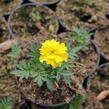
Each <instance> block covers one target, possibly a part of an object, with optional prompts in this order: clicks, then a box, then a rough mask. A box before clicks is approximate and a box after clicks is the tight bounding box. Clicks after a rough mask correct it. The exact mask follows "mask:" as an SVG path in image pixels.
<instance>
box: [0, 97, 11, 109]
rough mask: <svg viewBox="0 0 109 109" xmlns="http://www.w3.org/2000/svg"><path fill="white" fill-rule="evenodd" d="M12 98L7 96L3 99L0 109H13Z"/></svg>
mask: <svg viewBox="0 0 109 109" xmlns="http://www.w3.org/2000/svg"><path fill="white" fill-rule="evenodd" d="M12 108H13V107H12V97H10V96H7V97H5V98H3V100H2V101H1V103H0V109H12Z"/></svg>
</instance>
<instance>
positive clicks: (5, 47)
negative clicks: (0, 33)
mask: <svg viewBox="0 0 109 109" xmlns="http://www.w3.org/2000/svg"><path fill="white" fill-rule="evenodd" d="M13 44H18V41H17V40H7V41H5V42H3V43H1V44H0V53H4V52H5V51H7V50H9V49H10V48H11V46H12V45H13Z"/></svg>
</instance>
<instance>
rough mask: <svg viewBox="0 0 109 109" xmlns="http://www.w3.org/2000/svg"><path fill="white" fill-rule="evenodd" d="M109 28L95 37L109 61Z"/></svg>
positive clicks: (100, 31)
mask: <svg viewBox="0 0 109 109" xmlns="http://www.w3.org/2000/svg"><path fill="white" fill-rule="evenodd" d="M108 31H109V27H108V28H105V29H102V30H99V31H98V32H97V34H96V36H95V42H96V43H97V45H98V47H99V49H100V51H101V52H102V53H103V54H104V56H105V57H106V58H108V59H109V34H108Z"/></svg>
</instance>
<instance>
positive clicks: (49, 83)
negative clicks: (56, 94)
mask: <svg viewBox="0 0 109 109" xmlns="http://www.w3.org/2000/svg"><path fill="white" fill-rule="evenodd" d="M46 84H47V88H48V89H49V90H54V87H53V83H52V81H50V80H47V81H46Z"/></svg>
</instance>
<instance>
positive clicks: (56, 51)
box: [39, 39, 68, 68]
mask: <svg viewBox="0 0 109 109" xmlns="http://www.w3.org/2000/svg"><path fill="white" fill-rule="evenodd" d="M39 50H40V58H39V60H40V62H41V63H43V62H46V64H50V65H52V67H53V68H56V67H60V66H61V64H62V62H64V61H67V58H68V53H67V47H66V45H65V44H64V43H60V42H57V41H56V40H54V39H52V40H46V41H45V42H44V43H43V44H42V47H41V48H40V49H39Z"/></svg>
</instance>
